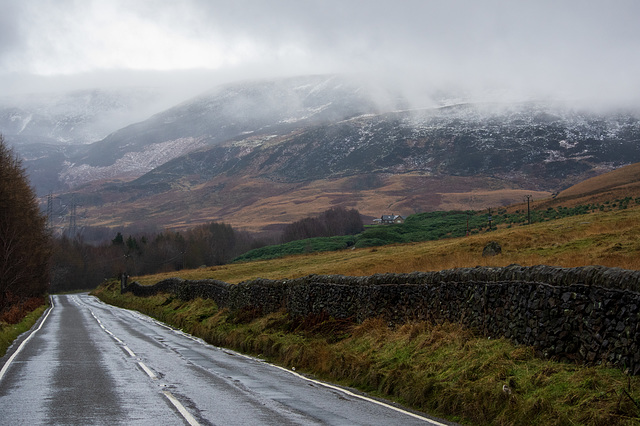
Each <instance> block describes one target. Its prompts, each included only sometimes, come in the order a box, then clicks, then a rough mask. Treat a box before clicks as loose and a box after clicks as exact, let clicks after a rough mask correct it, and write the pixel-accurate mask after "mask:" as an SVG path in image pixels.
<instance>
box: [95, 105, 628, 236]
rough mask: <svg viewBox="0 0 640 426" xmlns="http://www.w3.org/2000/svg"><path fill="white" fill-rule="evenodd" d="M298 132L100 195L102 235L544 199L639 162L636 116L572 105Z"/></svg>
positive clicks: (217, 153) (230, 149) (189, 160)
mask: <svg viewBox="0 0 640 426" xmlns="http://www.w3.org/2000/svg"><path fill="white" fill-rule="evenodd" d="M288 130H290V131H289V132H288V133H287V132H283V133H282V134H280V135H276V134H260V133H257V132H256V133H254V134H252V135H250V136H246V137H242V136H240V137H238V138H237V139H236V140H233V141H229V142H227V143H222V144H219V145H217V146H214V147H212V148H204V149H201V150H198V151H194V152H191V153H189V154H187V155H185V156H182V157H179V158H176V159H174V160H172V161H169V162H167V163H166V164H164V165H162V166H160V167H157V168H156V169H154V170H152V171H150V172H149V173H147V174H146V175H144V176H142V177H140V178H138V179H136V180H133V181H131V182H129V183H126V184H122V185H111V186H102V187H99V188H100V189H99V192H100V194H101V195H100V199H101V200H102V201H101V202H105V203H106V206H105V207H103V208H96V209H95V211H93V212H92V211H91V209H90V213H91V214H94V215H95V216H96V217H97V218H99V220H98V222H99V223H100V224H103V225H115V224H117V223H118V222H123V223H136V222H138V221H141V220H146V223H151V222H155V223H157V224H159V225H162V226H172V227H178V228H179V227H186V226H193V225H194V224H197V223H202V222H206V221H209V220H218V221H225V222H228V223H231V224H233V225H235V226H238V227H244V228H247V229H252V230H267V229H274V228H277V227H279V226H281V225H282V224H283V223H287V222H290V221H293V220H297V219H299V218H300V217H303V216H306V215H309V214H317V213H318V212H321V211H323V210H325V209H327V208H329V207H331V206H334V205H343V206H345V207H355V208H357V209H359V210H360V211H361V212H362V213H363V214H364V215H365V216H367V217H369V218H373V217H379V216H380V215H381V214H386V213H397V214H410V213H414V212H418V211H430V210H447V209H481V208H486V207H498V206H503V205H508V204H512V203H515V202H518V201H520V200H522V198H523V196H524V195H534V197H535V199H538V200H539V199H542V198H547V197H549V196H550V195H551V193H552V192H558V191H560V190H561V189H563V188H565V187H567V186H570V185H571V184H573V183H576V182H579V181H581V180H583V179H586V178H588V177H591V176H594V175H597V174H599V173H602V172H603V171H606V170H611V169H614V168H616V167H620V166H622V165H624V164H626V163H627V162H629V161H640V146H639V144H638V141H639V140H640V121H639V120H638V119H637V118H635V116H634V115H632V114H627V113H624V114H623V113H618V114H611V115H597V114H593V113H590V112H586V111H580V110H576V109H573V108H569V107H567V106H562V105H551V106H550V105H545V104H539V103H523V104H511V105H457V106H452V107H446V108H438V109H432V110H423V111H405V112H395V113H385V114H377V115H376V114H368V115H361V116H357V117H354V118H351V119H347V120H341V121H338V122H333V123H325V124H312V125H308V126H304V127H299V128H295V129H288ZM92 197H94V198H95V193H93V194H92ZM111 200H117V202H115V201H113V202H111Z"/></svg>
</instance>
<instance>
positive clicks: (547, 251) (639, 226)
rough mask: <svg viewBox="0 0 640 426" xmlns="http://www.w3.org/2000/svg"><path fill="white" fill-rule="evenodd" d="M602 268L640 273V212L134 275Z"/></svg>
mask: <svg viewBox="0 0 640 426" xmlns="http://www.w3.org/2000/svg"><path fill="white" fill-rule="evenodd" d="M489 241H497V242H499V243H500V244H501V245H502V254H501V255H499V256H495V257H487V258H484V257H482V249H483V248H484V246H485V245H486V244H487V243H488V242H489ZM514 263H516V264H520V265H523V266H532V265H538V264H547V265H554V266H564V267H575V266H585V265H603V266H610V267H621V268H625V269H640V206H636V207H631V208H628V209H624V210H615V211H610V212H596V213H591V214H588V215H581V216H572V217H568V218H564V219H558V220H554V221H550V222H542V223H536V224H532V225H528V226H516V227H512V228H501V229H499V230H494V231H491V232H486V233H482V234H476V235H471V236H469V237H462V238H452V239H445V240H439V241H429V242H422V243H411V244H398V245H390V246H382V247H374V248H363V249H354V250H342V251H338V252H328V253H315V254H307V255H296V256H289V257H286V258H281V259H273V260H267V261H254V262H247V263H237V264H229V265H222V266H214V267H210V268H201V269H195V270H184V271H179V272H169V273H163V274H156V275H149V276H144V277H134V278H133V279H135V280H136V281H138V282H140V283H141V284H154V283H156V282H158V281H160V280H162V279H165V278H169V277H175V276H179V277H181V278H183V279H205V278H212V279H218V280H222V281H226V282H229V283H239V282H241V281H245V280H250V279H254V278H257V277H260V278H270V279H280V278H296V277H301V276H306V275H310V274H342V275H351V276H362V275H372V274H375V273H387V272H396V273H404V272H413V271H438V270H443V269H450V268H459V267H474V266H507V265H510V264H514Z"/></svg>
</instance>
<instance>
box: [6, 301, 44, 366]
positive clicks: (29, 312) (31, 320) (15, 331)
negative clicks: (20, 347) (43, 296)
mask: <svg viewBox="0 0 640 426" xmlns="http://www.w3.org/2000/svg"><path fill="white" fill-rule="evenodd" d="M47 307H48V306H47V304H46V303H45V302H44V301H43V302H42V303H41V304H40V305H38V306H37V307H34V308H26V309H25V312H26V314H25V315H23V316H21V317H20V319H19V320H18V322H17V323H16V324H11V323H6V322H0V357H2V356H4V355H5V354H6V353H7V349H9V346H11V344H12V343H13V341H14V340H15V339H16V338H17V337H18V336H19V335H21V334H22V333H24V332H25V331H28V330H29V329H30V328H31V327H33V325H34V324H35V323H36V322H37V321H38V318H40V316H42V314H43V313H44V311H45V310H46V309H47Z"/></svg>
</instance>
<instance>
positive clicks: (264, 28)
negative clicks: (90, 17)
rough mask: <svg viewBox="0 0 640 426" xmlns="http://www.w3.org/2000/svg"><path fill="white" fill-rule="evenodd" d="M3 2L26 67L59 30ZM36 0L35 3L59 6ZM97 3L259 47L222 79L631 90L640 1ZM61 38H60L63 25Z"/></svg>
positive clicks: (72, 10) (72, 7) (639, 43)
mask: <svg viewBox="0 0 640 426" xmlns="http://www.w3.org/2000/svg"><path fill="white" fill-rule="evenodd" d="M5 3H8V4H9V5H13V7H12V8H9V11H10V13H9V14H8V15H12V16H10V17H9V16H7V15H4V14H3V17H2V18H0V19H1V20H2V21H8V22H9V24H8V27H9V28H11V27H12V28H13V30H15V31H6V30H5V29H4V28H2V29H0V37H3V43H2V45H3V47H0V67H5V65H6V59H5V58H8V57H9V56H7V52H8V51H9V50H11V51H12V52H13V56H12V57H13V58H14V59H15V52H17V51H20V49H24V50H25V51H24V53H23V54H22V56H21V57H22V59H23V62H24V63H28V62H29V61H28V58H29V55H31V54H32V53H31V52H29V51H28V49H26V47H27V46H28V44H29V43H27V42H26V41H27V40H28V39H29V37H35V35H37V33H38V32H41V33H43V34H54V35H55V34H61V33H60V30H57V31H53V32H51V31H50V29H48V28H30V27H29V25H30V23H29V16H28V15H27V16H25V13H24V10H25V9H24V8H25V7H26V6H25V7H23V6H16V5H17V4H24V3H28V2H17V1H11V0H9V1H7V0H5ZM35 3H40V4H41V5H42V7H45V8H47V7H48V8H54V7H55V6H54V4H55V5H58V4H60V3H59V2H53V1H46V0H40V1H36V2H35ZM108 3H109V4H111V5H116V6H118V7H119V8H120V9H121V10H122V13H123V14H128V15H130V16H135V17H136V18H137V19H139V20H141V21H143V22H148V23H152V24H153V25H157V26H159V27H160V28H162V29H163V30H164V31H171V32H173V33H175V34H179V35H181V36H183V37H185V38H186V39H191V40H194V41H195V40H206V43H209V44H210V45H211V46H216V47H217V46H223V48H226V49H234V48H235V47H236V46H239V45H242V43H243V42H246V41H249V42H250V43H252V44H253V45H255V46H257V47H258V49H259V51H258V52H256V57H255V58H248V59H247V58H244V59H242V60H243V61H245V62H240V63H235V64H231V65H230V64H227V65H225V68H224V69H218V70H216V76H217V77H220V78H223V79H224V78H226V77H227V76H228V77H233V76H234V75H236V76H240V77H251V76H256V77H260V76H263V75H265V74H267V75H268V76H272V75H278V74H292V73H300V72H306V73H313V72H355V73H359V72H370V73H374V74H375V75H376V76H377V77H378V78H382V79H388V80H394V81H399V82H401V83H402V84H404V85H405V86H407V90H410V91H411V90H413V91H418V90H421V89H423V88H424V86H425V85H426V86H429V85H431V86H436V87H437V86H442V85H457V86H459V87H461V88H463V89H465V90H480V88H482V89H485V88H492V87H501V86H502V87H503V88H505V87H508V88H509V90H511V91H513V92H515V93H520V92H521V93H523V94H527V93H529V94H537V95H540V94H542V95H548V94H553V93H556V94H557V93H566V95H567V96H614V97H618V96H620V97H625V96H626V97H630V98H634V97H635V98H638V96H639V95H638V91H639V90H640V84H639V77H638V76H639V75H640V59H638V55H637V51H638V48H639V47H640V26H638V25H637V23H636V22H635V21H636V20H637V17H638V16H640V2H637V1H635V0H615V1H604V0H601V1H592V0H586V1H577V0H570V1H549V0H538V1H535V2H514V1H497V0H488V1H482V2H478V1H473V0H469V1H462V0H449V1H423V0H405V1H401V2H392V1H375V0H368V1H363V0H350V1H349V0H342V1H337V0H325V1H298V0H277V1H269V2H265V1H249V0H239V1H234V2H226V1H210V0H182V1H169V0H155V1H152V0H148V1H136V2H128V1H123V0H111V2H108ZM31 4H33V2H32V3H31ZM85 4H91V2H87V3H85V2H68V3H65V4H64V5H63V7H57V8H56V9H55V11H53V9H52V15H51V16H52V23H51V25H60V23H61V22H64V24H65V25H74V24H73V22H74V21H78V20H82V18H83V16H84V15H83V14H84V13H86V11H87V10H88V9H87V8H88V6H86V5H85ZM0 22H1V21H0ZM41 25H43V24H41ZM22 29H25V30H28V31H22ZM96 31H99V29H96ZM13 34H16V35H13ZM70 34H74V33H70ZM61 36H69V35H68V34H65V33H64V30H62V34H61ZM5 37H6V43H5V42H4V40H5ZM54 43H55V41H54ZM11 46H14V48H11ZM78 56H79V58H78V60H80V61H83V60H84V58H82V56H81V55H80V54H78ZM65 59H66V58H65ZM68 59H69V61H72V60H74V59H75V58H73V57H70V58H68ZM84 65H86V64H84ZM5 68H6V67H5ZM85 68H86V67H85ZM83 69H84V68H83ZM96 71H98V70H96ZM24 72H29V70H28V69H25V70H24ZM421 86H422V88H421Z"/></svg>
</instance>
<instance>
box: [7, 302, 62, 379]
mask: <svg viewBox="0 0 640 426" xmlns="http://www.w3.org/2000/svg"><path fill="white" fill-rule="evenodd" d="M49 297H50V299H51V307H50V308H49V310H48V311H47V315H45V316H44V318H43V319H42V322H41V323H40V325H39V326H38V328H36V329H35V330H33V332H32V333H31V334H30V335H29V337H27V338H26V339H24V341H23V342H22V344H21V345H20V346H18V349H16V351H15V352H14V353H13V355H11V357H10V358H9V359H8V360H7V362H6V363H5V364H4V366H3V367H2V370H0V381H2V378H3V377H4V375H5V373H6V372H7V370H8V369H9V366H10V365H11V362H12V361H13V360H14V358H15V357H16V356H17V355H18V354H19V353H20V351H21V350H22V349H23V348H24V346H25V345H26V344H27V342H28V341H29V340H31V338H32V337H33V335H34V334H36V331H38V330H40V329H41V328H42V326H43V325H44V322H45V321H46V320H47V318H48V317H49V314H50V313H51V311H53V308H54V304H53V296H49Z"/></svg>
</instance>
